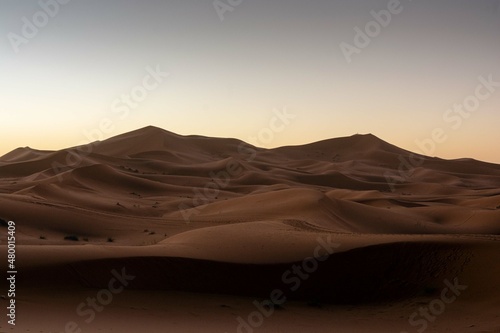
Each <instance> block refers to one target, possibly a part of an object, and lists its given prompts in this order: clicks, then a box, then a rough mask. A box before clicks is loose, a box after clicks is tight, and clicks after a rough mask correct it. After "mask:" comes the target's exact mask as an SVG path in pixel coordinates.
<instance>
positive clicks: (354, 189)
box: [0, 127, 500, 333]
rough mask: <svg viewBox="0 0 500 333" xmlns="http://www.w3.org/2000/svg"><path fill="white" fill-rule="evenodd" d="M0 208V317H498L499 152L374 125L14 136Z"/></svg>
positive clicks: (312, 327) (75, 323) (146, 328)
mask: <svg viewBox="0 0 500 333" xmlns="http://www.w3.org/2000/svg"><path fill="white" fill-rule="evenodd" d="M8 221H14V222H15V237H16V240H15V241H16V262H15V265H16V267H15V268H16V271H17V274H16V286H15V287H16V295H15V297H10V296H9V295H8V289H9V285H8V284H7V281H6V280H5V279H3V281H2V285H1V291H0V294H2V295H3V297H2V299H0V303H1V304H2V308H3V309H4V310H2V312H3V313H2V318H3V319H2V321H1V322H0V332H245V333H246V332H395V333H396V332H397V333H399V332H408V333H410V332H419V333H422V332H424V331H425V332H500V287H499V284H498V281H500V265H499V264H498V263H499V262H500V242H499V240H500V236H498V235H499V234H500V166H499V165H495V164H489V163H484V162H480V161H475V160H471V159H461V160H442V159H438V158H431V157H426V156H421V155H417V154H413V153H411V152H408V151H405V150H402V149H400V148H398V147H395V146H393V145H390V144H389V143H387V142H384V141H382V140H380V139H378V138H376V137H374V136H372V135H355V136H352V137H348V138H339V139H332V140H326V141H322V142H317V143H313V144H309V145H304V146H291V147H282V148H277V149H271V150H266V149H261V148H256V147H253V146H250V145H248V144H245V143H243V142H240V141H238V140H235V139H223V138H206V137H200V136H179V135H176V134H174V133H170V132H167V131H164V130H161V129H158V128H155V127H147V128H143V129H140V130H137V131H134V132H130V133H126V134H123V135H120V136H117V137H114V138H111V139H108V140H105V141H102V142H96V143H93V144H90V145H86V146H81V147H74V148H69V149H66V150H62V151H56V152H52V151H38V150H34V149H31V148H19V149H17V150H14V151H13V152H11V153H9V154H7V155H4V156H2V157H0V224H1V225H0V228H1V230H2V232H1V236H0V240H1V245H0V251H1V262H0V267H1V269H2V270H3V271H4V272H5V271H7V270H8V269H9V268H8V266H7V265H8V261H7V251H8V249H7V245H6V244H7V242H8V238H7V237H8V236H9V233H8V230H9V229H8ZM12 298H15V301H16V321H15V323H16V325H15V326H13V325H9V324H8V323H7V320H9V318H8V317H7V316H6V314H7V313H8V311H9V310H8V309H7V306H9V302H10V301H11V299H12Z"/></svg>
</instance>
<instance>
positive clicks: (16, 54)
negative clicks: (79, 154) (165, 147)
mask: <svg viewBox="0 0 500 333" xmlns="http://www.w3.org/2000/svg"><path fill="white" fill-rule="evenodd" d="M58 1H59V2H56V0H41V1H31V0H3V1H1V2H0V32H1V34H2V38H1V39H0V119H1V121H2V134H1V135H0V139H1V140H0V155H3V154H4V153H6V152H8V151H10V150H12V149H14V148H16V147H20V146H30V147H32V148H37V149H60V148H64V147H68V146H73V145H77V144H79V143H82V141H86V140H87V139H86V135H85V133H89V132H92V133H94V137H96V138H97V137H99V135H97V134H96V133H97V131H100V132H103V138H106V137H111V136H114V135H117V134H120V133H123V132H126V131H130V130H133V129H136V128H139V127H143V126H147V125H155V126H158V127H162V128H165V129H167V130H170V131H173V132H176V133H179V134H201V135H207V136H218V137H236V138H239V139H242V140H245V141H250V142H252V141H253V142H252V143H254V144H257V145H259V146H264V147H276V146H282V145H288V144H302V143H308V142H312V141H317V140H322V139H326V138H332V137H339V136H348V135H352V134H356V133H373V134H375V135H377V136H378V137H380V138H382V139H384V140H386V141H389V142H391V143H393V144H396V145H398V146H400V147H403V148H406V149H409V150H412V151H418V152H426V151H425V149H427V152H428V153H429V154H430V155H433V156H434V155H435V156H440V157H444V158H458V157H473V158H476V159H481V160H486V161H492V162H498V163H500V151H499V149H498V148H497V145H498V142H500V130H499V124H500V39H499V36H500V0H474V1H472V0H413V1H411V0H401V1H400V3H399V4H398V3H397V0H391V1H387V0H383V1H379V0H350V1H347V0H337V1H335V0H307V1H306V0H301V1H298V0H216V2H214V1H213V0H172V1H167V0H165V1H160V0H106V1H97V0H71V1H68V0H58ZM374 13H375V15H374ZM377 13H379V14H377ZM387 13H389V14H390V17H389V16H388V15H387ZM377 18H378V21H377ZM366 29H368V30H367V31H366ZM359 31H361V32H362V34H363V35H361V34H360V33H359ZM346 50H347V51H346ZM154 71H157V74H155V75H154V76H151V74H150V73H149V72H154ZM165 73H168V74H169V75H168V76H167V75H166V74H165ZM155 77H156V79H155ZM480 77H483V79H482V80H480V79H479V78H480ZM486 81H490V83H486V84H485V83H484V82H486ZM145 87H146V88H147V89H146V88H145ZM127 95H130V96H131V97H130V98H129V100H127V98H128V97H127ZM476 96H478V97H476ZM479 97H480V98H479ZM464 103H465V104H466V106H465V107H463V108H462V111H460V104H464ZM454 104H457V105H458V108H456V109H450V108H453V107H454ZM284 110H286V112H287V113H288V114H291V115H293V116H294V117H295V118H293V119H291V116H290V118H289V119H288V120H286V121H285V122H284V123H285V125H283V126H282V122H276V121H275V119H274V118H275V117H276V112H278V111H279V112H281V113H282V114H283V112H285V111H284ZM106 119H107V120H106ZM103 122H105V123H106V122H107V123H106V124H105V125H103V124H102V123H103ZM100 126H101V128H100ZM436 128H441V133H438V135H436V138H439V140H436V139H432V133H433V131H435V129H436ZM104 129H105V130H104ZM438 132H439V130H438ZM259 135H260V136H259ZM251 137H256V139H251ZM429 139H430V140H432V141H433V142H434V143H433V144H430V143H429ZM416 140H420V142H422V140H427V141H426V142H427V146H425V147H426V148H425V147H424V149H422V148H419V145H418V144H417V143H416ZM423 150H424V151H423Z"/></svg>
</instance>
